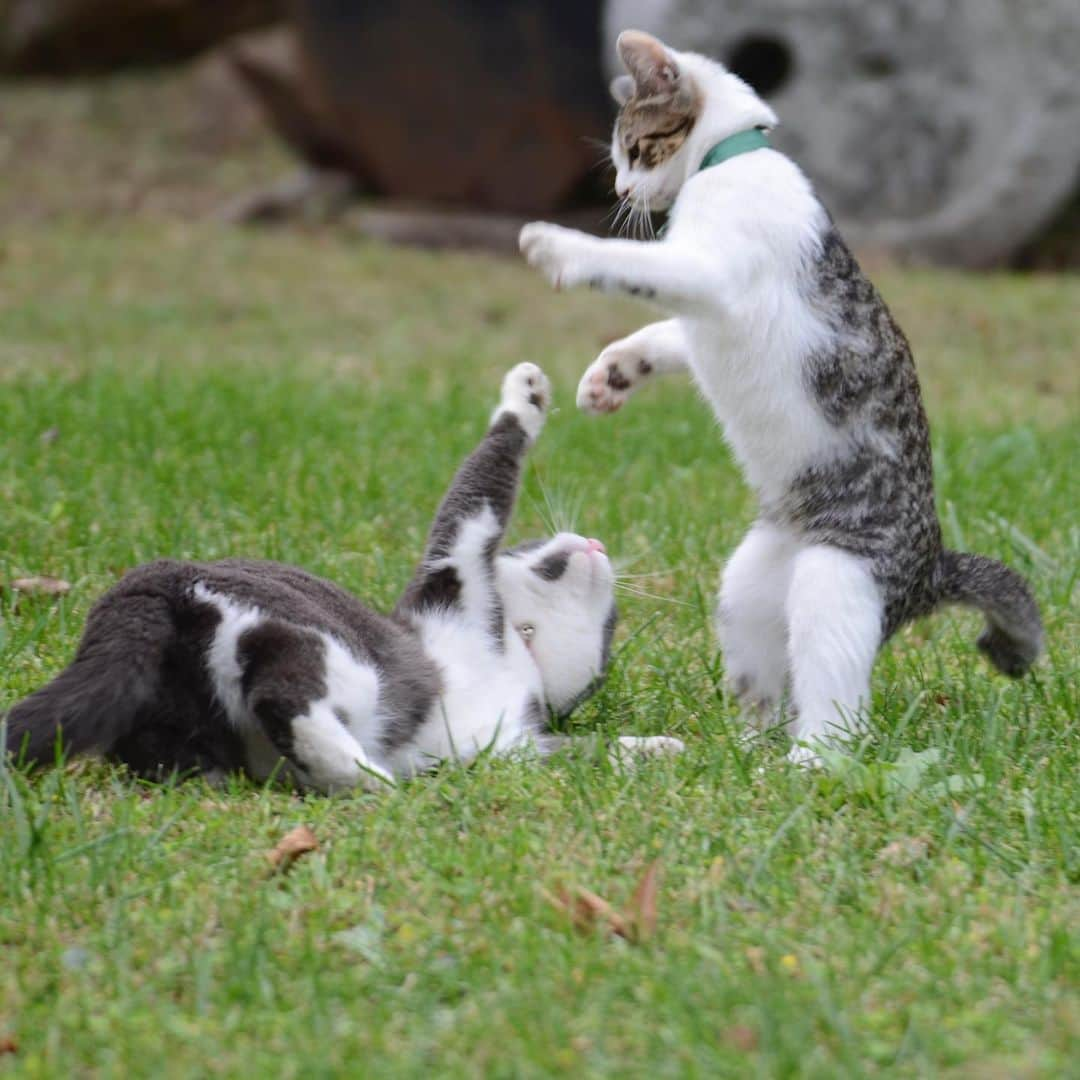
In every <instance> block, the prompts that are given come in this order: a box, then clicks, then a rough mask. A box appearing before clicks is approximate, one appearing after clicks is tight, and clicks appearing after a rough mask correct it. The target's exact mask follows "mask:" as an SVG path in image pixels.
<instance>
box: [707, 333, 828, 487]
mask: <svg viewBox="0 0 1080 1080" xmlns="http://www.w3.org/2000/svg"><path fill="white" fill-rule="evenodd" d="M687 336H688V337H689V339H690V342H691V357H690V360H691V371H692V373H693V376H694V380H695V382H696V383H697V385H698V388H699V389H700V390H701V392H702V394H703V395H704V397H705V399H706V400H707V401H708V403H709V405H710V406H711V407H712V410H713V412H714V413H715V415H716V418H717V419H718V420H719V421H720V423H721V425H722V427H723V432H724V438H725V440H726V441H727V443H728V445H729V446H730V447H731V450H732V452H733V454H734V455H735V459H736V460H737V461H738V463H739V465H740V467H741V468H742V470H743V473H744V475H745V477H746V480H747V483H749V484H750V486H751V487H752V488H754V490H755V491H756V492H757V493H758V495H759V497H760V498H761V499H762V500H772V499H777V498H779V497H780V496H781V495H783V494H784V492H785V491H786V490H787V488H788V486H789V485H790V483H791V482H792V481H793V480H794V479H795V477H796V476H798V475H799V473H801V472H802V471H803V470H804V469H806V468H808V467H809V466H811V465H813V464H816V463H822V462H826V461H831V460H833V459H835V458H836V457H837V456H839V455H841V454H843V452H844V448H845V445H846V441H847V440H846V437H845V435H844V433H843V431H841V430H840V429H838V428H836V427H834V426H833V425H832V424H830V423H829V421H828V420H827V419H826V418H825V416H824V415H823V414H822V412H821V410H820V409H819V408H818V407H817V405H816V404H815V402H814V401H813V399H812V398H811V396H810V394H809V393H808V391H807V389H806V386H805V383H804V380H803V372H802V367H803V357H802V355H801V354H800V353H795V352H787V351H784V350H782V349H776V348H771V349H770V348H768V347H762V343H761V342H760V341H755V340H754V337H753V335H750V334H747V335H743V336H742V337H740V336H737V335H734V334H729V335H725V336H720V335H719V334H718V333H716V332H715V331H713V329H712V328H711V327H702V326H701V325H700V324H699V325H697V326H691V327H689V328H688V335H687Z"/></svg>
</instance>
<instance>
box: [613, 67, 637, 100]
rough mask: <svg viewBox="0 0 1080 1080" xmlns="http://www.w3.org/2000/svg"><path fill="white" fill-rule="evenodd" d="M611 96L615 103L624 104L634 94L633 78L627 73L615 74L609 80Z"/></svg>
mask: <svg viewBox="0 0 1080 1080" xmlns="http://www.w3.org/2000/svg"><path fill="white" fill-rule="evenodd" d="M611 96H612V97H613V98H614V99H615V104H616V105H619V106H622V105H625V104H626V103H627V102H628V101H629V100H630V99H631V98H632V97H633V96H634V80H633V79H631V78H630V76H629V75H619V76H616V78H614V79H612V80H611Z"/></svg>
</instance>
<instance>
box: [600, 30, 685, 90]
mask: <svg viewBox="0 0 1080 1080" xmlns="http://www.w3.org/2000/svg"><path fill="white" fill-rule="evenodd" d="M615 47H616V48H617V49H618V50H619V58H620V59H621V60H622V62H623V63H624V64H625V65H626V70H627V71H629V72H630V74H631V75H632V76H633V77H634V83H635V85H636V87H637V89H638V90H639V91H640V92H641V93H640V96H641V97H655V96H657V95H660V94H670V93H672V92H673V91H674V89H675V87H676V85H677V84H678V82H679V65H678V64H676V63H675V58H674V57H673V56H672V55H671V53H669V52H668V51H667V49H665V48H664V43H663V42H662V41H658V40H657V39H656V38H654V37H653V36H652V34H646V33H645V32H644V31H642V30H624V31H623V32H622V33H621V34H620V35H619V40H618V41H617V42H616V43H615Z"/></svg>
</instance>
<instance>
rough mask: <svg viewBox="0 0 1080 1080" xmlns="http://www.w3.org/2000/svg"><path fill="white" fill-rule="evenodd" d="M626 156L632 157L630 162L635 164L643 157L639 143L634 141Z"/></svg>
mask: <svg viewBox="0 0 1080 1080" xmlns="http://www.w3.org/2000/svg"><path fill="white" fill-rule="evenodd" d="M626 156H627V157H628V158H629V159H630V164H631V165H633V164H634V162H636V161H637V159H638V158H639V157H641V150H640V148H639V144H638V143H634V145H633V146H631V147H630V149H629V150H628V151H627V154H626Z"/></svg>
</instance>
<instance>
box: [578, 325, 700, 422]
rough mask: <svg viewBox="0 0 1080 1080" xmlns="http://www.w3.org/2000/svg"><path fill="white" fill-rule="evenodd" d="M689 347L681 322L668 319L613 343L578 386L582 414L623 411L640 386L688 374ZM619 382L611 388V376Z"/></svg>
mask: <svg viewBox="0 0 1080 1080" xmlns="http://www.w3.org/2000/svg"><path fill="white" fill-rule="evenodd" d="M689 356H690V343H689V342H688V341H687V340H686V331H685V329H684V327H683V320H682V319H665V320H664V321H663V322H657V323H650V324H649V325H648V326H643V327H642V328H641V329H640V330H635V331H634V333H632V334H630V335H629V337H625V338H622V339H621V340H619V341H613V342H612V343H611V344H610V345H609V346H608V347H607V348H606V349H604V351H603V352H602V353H601V354H600V355H599V356H598V357H597V358H596V359H595V360H594V361H593V362H592V363H591V364H590V365H589V366H588V368H586V370H585V374H584V375H582V376H581V382H580V383H579V384H578V392H577V404H578V408H579V409H581V410H582V411H583V412H589V413H607V412H615V410H616V409H619V408H621V407H622V406H623V405H624V404H625V403H626V399H627V398H628V397H629V396H630V395H631V394H632V393H633V392H634V391H635V390H637V389H639V388H640V387H641V385H642V384H643V383H645V382H647V381H649V380H650V379H654V378H656V376H657V375H668V374H671V373H672V372H676V371H685V370H686V368H687V365H688V361H689ZM613 372H614V373H615V374H616V375H618V376H619V377H620V379H621V380H624V381H625V383H627V384H629V385H625V386H624V385H623V382H622V381H620V382H618V383H617V384H616V385H614V386H613V385H612V378H611V376H612V373H613Z"/></svg>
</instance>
